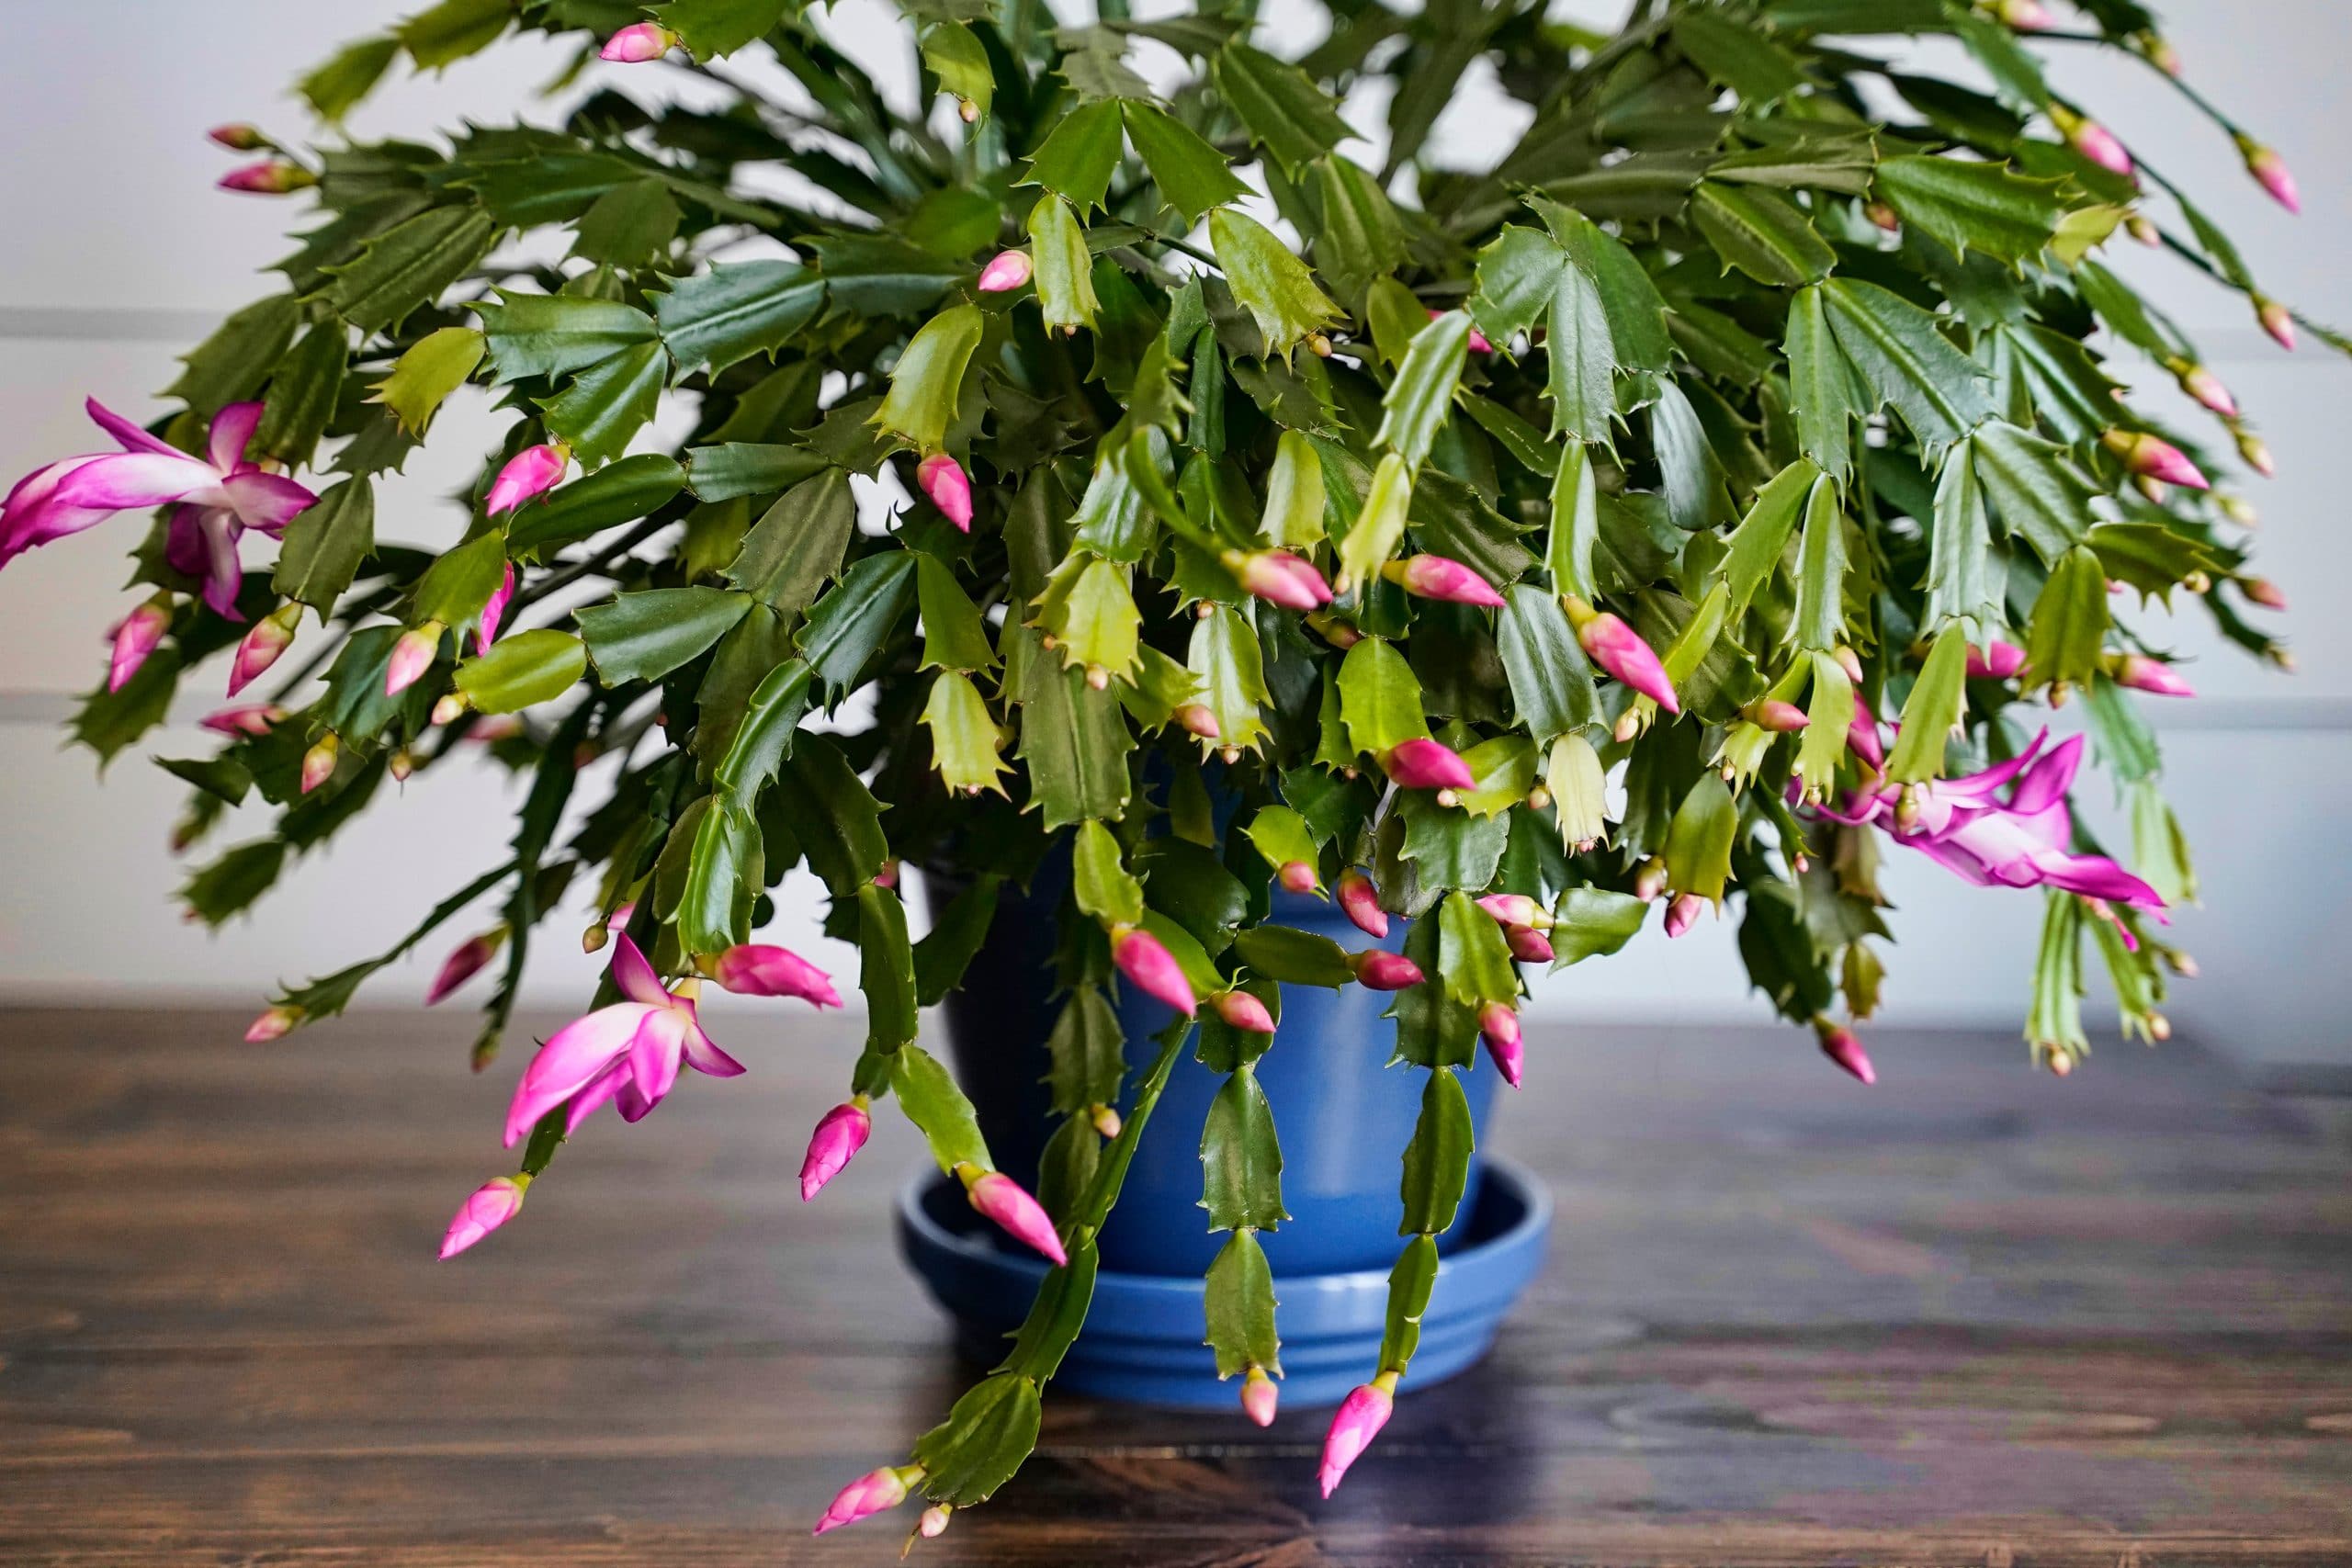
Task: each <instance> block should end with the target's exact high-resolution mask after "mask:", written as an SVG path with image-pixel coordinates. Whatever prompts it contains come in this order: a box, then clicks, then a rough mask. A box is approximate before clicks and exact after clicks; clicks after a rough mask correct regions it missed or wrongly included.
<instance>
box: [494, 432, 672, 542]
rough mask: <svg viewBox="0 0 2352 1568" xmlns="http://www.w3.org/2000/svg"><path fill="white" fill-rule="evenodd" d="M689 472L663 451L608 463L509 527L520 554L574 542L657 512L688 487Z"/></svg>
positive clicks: (509, 538)
mask: <svg viewBox="0 0 2352 1568" xmlns="http://www.w3.org/2000/svg"><path fill="white" fill-rule="evenodd" d="M685 483H686V471H685V469H684V468H680V467H679V466H678V460H677V459H676V458H674V457H667V456H665V455H663V454H662V453H659V452H646V453H641V454H639V456H637V457H623V458H622V459H621V460H620V461H619V462H617V463H609V464H606V465H605V467H604V468H600V469H598V470H597V471H596V472H594V473H593V474H590V475H589V476H588V477H587V478H585V479H574V480H573V481H572V482H571V483H570V484H568V485H565V486H564V487H562V488H561V489H560V490H558V491H553V492H552V493H550V494H549V495H548V498H547V499H546V500H545V501H536V502H530V503H529V504H527V505H526V506H525V507H524V508H523V509H522V510H521V511H519V512H517V513H515V516H514V519H513V520H512V521H511V522H509V523H508V524H507V525H506V543H507V548H508V549H509V550H510V551H511V552H512V553H514V554H515V555H516V556H521V555H523V554H525V553H526V552H530V551H544V550H546V549H547V547H549V546H551V545H565V544H570V543H571V542H572V541H573V540H575V539H584V538H587V537H588V536H590V535H592V534H600V533H602V532H604V531H605V529H607V528H611V527H616V526H617V525H620V524H623V523H631V522H635V521H636V520H637V519H639V518H640V517H649V516H651V515H652V514H653V513H655V512H657V511H659V510H661V508H662V505H663V504H664V503H665V502H668V501H669V500H670V499H671V498H672V497H673V496H674V495H676V494H677V493H678V492H679V491H681V490H684V488H685Z"/></svg>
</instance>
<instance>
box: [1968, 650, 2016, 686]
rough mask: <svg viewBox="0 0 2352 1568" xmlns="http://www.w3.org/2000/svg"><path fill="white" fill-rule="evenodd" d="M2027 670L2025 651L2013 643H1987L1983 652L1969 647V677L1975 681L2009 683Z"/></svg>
mask: <svg viewBox="0 0 2352 1568" xmlns="http://www.w3.org/2000/svg"><path fill="white" fill-rule="evenodd" d="M2024 668H2025V649H2021V648H2019V647H2018V645H2017V644H2015V643H2013V642H1992V643H1987V644H1986V645H1985V650H1984V651H1983V652H1981V653H1980V652H1978V651H1977V649H1976V645H1975V644H1974V643H1971V644H1969V645H1968V675H1969V679H1971V680H1973V681H2007V680H2008V679H2009V678H2010V677H2012V676H2014V675H2015V674H2016V673H2017V672H2018V671H2020V670H2022V669H2024Z"/></svg>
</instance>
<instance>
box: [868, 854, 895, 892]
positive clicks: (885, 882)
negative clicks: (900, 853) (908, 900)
mask: <svg viewBox="0 0 2352 1568" xmlns="http://www.w3.org/2000/svg"><path fill="white" fill-rule="evenodd" d="M874 886H876V887H896V886H899V863H898V862H897V861H894V860H886V861H884V862H883V863H882V869H881V870H880V871H877V872H876V873H875V874H874Z"/></svg>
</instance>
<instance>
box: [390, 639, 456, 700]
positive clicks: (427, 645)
mask: <svg viewBox="0 0 2352 1568" xmlns="http://www.w3.org/2000/svg"><path fill="white" fill-rule="evenodd" d="M441 631H442V627H441V623H440V622H438V621H427V622H425V623H424V625H423V626H415V627H412V628H411V629H409V630H408V631H404V632H402V633H401V638H400V640H399V641H398V642H396V643H394V644H392V658H391V662H390V663H389V664H387V665H386V666H385V667H384V695H386V696H388V697H397V696H399V695H400V694H401V693H402V692H405V691H407V690H408V689H409V688H410V687H411V686H413V685H415V684H416V682H418V680H419V679H421V678H422V677H423V676H424V672H425V671H427V670H430V669H432V668H433V656H434V655H435V654H436V653H439V652H440V651H441Z"/></svg>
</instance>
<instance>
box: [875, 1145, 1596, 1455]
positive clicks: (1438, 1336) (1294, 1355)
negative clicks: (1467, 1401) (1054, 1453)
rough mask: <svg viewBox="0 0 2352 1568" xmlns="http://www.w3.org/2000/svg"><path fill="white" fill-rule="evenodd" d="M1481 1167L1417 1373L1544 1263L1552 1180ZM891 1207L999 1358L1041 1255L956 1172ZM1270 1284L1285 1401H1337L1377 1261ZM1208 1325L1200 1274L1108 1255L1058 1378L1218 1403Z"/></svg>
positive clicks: (938, 1287) (1226, 1395)
mask: <svg viewBox="0 0 2352 1568" xmlns="http://www.w3.org/2000/svg"><path fill="white" fill-rule="evenodd" d="M898 1219H899V1248H900V1250H901V1251H903V1252H904V1253H905V1254H906V1258H907V1261H908V1262H909V1263H910V1264H911V1265H913V1267H914V1270H915V1272H916V1273H918V1274H920V1275H922V1278H923V1282H924V1283H925V1284H926V1285H927V1286H929V1287H930V1290H931V1293H932V1296H933V1299H934V1300H936V1301H937V1302H938V1303H939V1304H940V1305H941V1306H943V1307H945V1308H946V1309H947V1311H948V1312H949V1313H950V1314H953V1315H954V1316H955V1318H956V1329H957V1343H958V1346H959V1348H961V1349H962V1350H963V1351H964V1353H965V1354H966V1355H967V1356H969V1357H971V1358H972V1359H975V1360H978V1361H980V1362H983V1363H993V1362H994V1361H996V1360H997V1359H1000V1358H1001V1356H1002V1355H1003V1352H1004V1343H1003V1341H1004V1337H1005V1336H1007V1335H1009V1334H1011V1333H1012V1331H1013V1330H1014V1329H1015V1328H1017V1327H1019V1326H1020V1324H1021V1319H1022V1318H1023V1315H1024V1314H1026V1313H1027V1312H1028V1310H1029V1303H1030V1302H1031V1300H1032V1299H1033V1298H1034V1297H1035V1295H1036V1293H1037V1285H1038V1282H1039V1281H1040V1280H1043V1279H1044V1278H1045V1277H1046V1265H1045V1264H1044V1262H1043V1261H1041V1260H1040V1259H1038V1258H1035V1256H1033V1255H1031V1254H1029V1253H1026V1252H1022V1253H1015V1252H1012V1251H1009V1250H1005V1249H1003V1248H1002V1247H1000V1246H999V1245H998V1242H997V1239H996V1237H997V1232H996V1230H995V1228H994V1227H993V1226H991V1225H989V1223H988V1222H987V1221H986V1220H984V1219H982V1218H981V1217H980V1216H979V1215H978V1214H976V1213H973V1212H972V1209H971V1207H970V1205H969V1204H967V1203H966V1202H965V1201H964V1194H963V1190H962V1189H961V1188H960V1186H958V1185H957V1184H956V1182H954V1181H952V1180H950V1179H947V1178H946V1177H944V1176H941V1175H940V1174H938V1172H936V1171H935V1170H930V1169H926V1170H924V1171H923V1172H922V1173H921V1174H920V1175H918V1176H917V1177H916V1178H915V1179H913V1180H911V1181H910V1182H908V1183H907V1185H906V1186H905V1187H903V1188H902V1189H900V1190H899V1215H898ZM1551 1229H1552V1199H1551V1196H1550V1194H1548V1193H1547V1192H1545V1191H1544V1189H1543V1187H1542V1186H1541V1185H1540V1184H1538V1183H1537V1182H1536V1180H1535V1179H1534V1178H1533V1177H1532V1176H1530V1175H1529V1174H1528V1173H1527V1172H1526V1171H1525V1170H1523V1169H1521V1168H1520V1167H1518V1166H1516V1165H1513V1164H1511V1163H1510V1161H1508V1160H1501V1159H1490V1160H1489V1161H1488V1162H1487V1180H1486V1181H1485V1182H1484V1183H1483V1184H1482V1185H1481V1187H1480V1190H1479V1195H1478V1199H1477V1202H1476V1206H1475V1207H1474V1208H1473V1209H1471V1211H1470V1212H1469V1213H1468V1215H1467V1219H1466V1235H1465V1236H1464V1242H1463V1245H1462V1246H1461V1247H1459V1248H1458V1249H1457V1250H1455V1251H1453V1253H1451V1254H1450V1255H1448V1257H1447V1258H1446V1259H1445V1261H1444V1262H1443V1263H1442V1265H1441V1266H1440V1267H1439V1269H1438V1276H1437V1287H1436V1290H1435V1291H1434V1292H1432V1293H1431V1295H1430V1309H1429V1314H1428V1315H1427V1316H1426V1317H1424V1318H1423V1319H1422V1320H1421V1346H1420V1350H1419V1353H1418V1354H1416V1355H1415V1356H1414V1358H1413V1367H1412V1373H1411V1377H1410V1380H1409V1381H1410V1382H1411V1384H1412V1385H1413V1386H1415V1387H1425V1386H1427V1385H1428V1384H1430V1383H1433V1382H1439V1381H1441V1380H1442V1379H1445V1378H1450V1377H1453V1375H1455V1374H1456V1373H1458V1372H1463V1371H1468V1370H1469V1369H1470V1368H1471V1367H1472V1366H1473V1365H1475V1364H1476V1362H1477V1360H1478V1359H1479V1358H1480V1357H1482V1356H1484V1355H1485V1354H1486V1353H1487V1347H1488V1346H1490V1345H1492V1344H1493V1343H1494V1339H1495V1333H1496V1330H1497V1329H1498V1328H1500V1327H1501V1326H1502V1321H1503V1314H1505V1313H1506V1312H1508V1311H1509V1310H1510V1304H1511V1303H1512V1302H1513V1301H1515V1300H1516V1299H1517V1298H1518V1296H1519V1293H1520V1292H1521V1291H1522V1290H1524V1289H1525V1288H1526V1287H1527V1285H1528V1282H1529V1281H1530V1280H1533V1279H1534V1278H1535V1274H1536V1271H1537V1269H1540V1268H1541V1267H1542V1266H1543V1262H1544V1243H1545V1241H1546V1240H1547V1239H1548V1237H1549V1236H1550V1235H1551ZM1274 1293H1275V1295H1276V1296H1278V1297H1279V1298H1280V1299H1281V1302H1282V1311H1281V1315H1280V1322H1281V1325H1282V1337H1283V1371H1284V1372H1285V1374H1287V1375H1286V1376H1284V1378H1283V1385H1282V1386H1283V1408H1285V1409H1315V1408H1317V1407H1322V1406H1329V1405H1333V1404H1339V1403H1340V1400H1342V1399H1344V1398H1346V1397H1347V1393H1348V1391H1349V1390H1350V1389H1351V1388H1353V1387H1355V1386H1356V1384H1358V1383H1360V1382H1363V1381H1364V1380H1365V1379H1366V1378H1368V1377H1370V1376H1371V1375H1372V1373H1373V1371H1374V1363H1376V1362H1377V1361H1378V1359H1379V1357H1380V1332H1381V1326H1382V1321H1383V1314H1385V1310H1386V1307H1387V1301H1388V1275H1387V1270H1386V1269H1363V1270H1360V1271H1355V1272H1350V1273H1340V1274H1306V1275H1295V1274H1294V1275H1286V1276H1280V1277H1277V1278H1276V1280H1274ZM1204 1332H1205V1329H1204V1319H1203V1313H1202V1286H1201V1281H1200V1280H1197V1279H1185V1278H1171V1277H1169V1276H1165V1275H1148V1274H1114V1273H1112V1272H1110V1271H1109V1270H1108V1269H1105V1270H1104V1271H1103V1273H1102V1274H1100V1275H1099V1276H1097V1277H1096V1280H1095V1285H1094V1307H1093V1310H1092V1312H1091V1313H1090V1314H1088V1315H1087V1320H1086V1330H1085V1332H1084V1333H1082V1334H1080V1336H1079V1338H1078V1343H1077V1345H1076V1346H1075V1347H1073V1348H1071V1350H1070V1353H1069V1359H1067V1360H1066V1361H1064V1362H1063V1363H1062V1369H1061V1371H1060V1373H1059V1375H1058V1376H1057V1377H1056V1379H1055V1380H1054V1382H1055V1386H1056V1387H1058V1388H1070V1389H1075V1390H1077V1391H1078V1392H1079V1393H1085V1394H1091V1395H1092V1396H1094V1397H1096V1398H1098V1399H1119V1400H1126V1401H1130V1402H1133V1403H1139V1404H1172V1405H1182V1406H1185V1407H1189V1408H1192V1409H1207V1408H1219V1409H1222V1408H1224V1407H1225V1406H1227V1405H1228V1404H1232V1403H1233V1402H1234V1401H1235V1399H1236V1398H1237V1397H1238V1392H1237V1389H1236V1386H1235V1385H1234V1384H1233V1383H1230V1382H1219V1381H1218V1379H1217V1375H1216V1360H1215V1359H1214V1358H1212V1357H1211V1356H1210V1354H1209V1351H1208V1348H1207V1347H1206V1346H1205V1345H1204V1344H1203V1343H1202V1342H1201V1340H1202V1336H1203V1334H1204Z"/></svg>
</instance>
